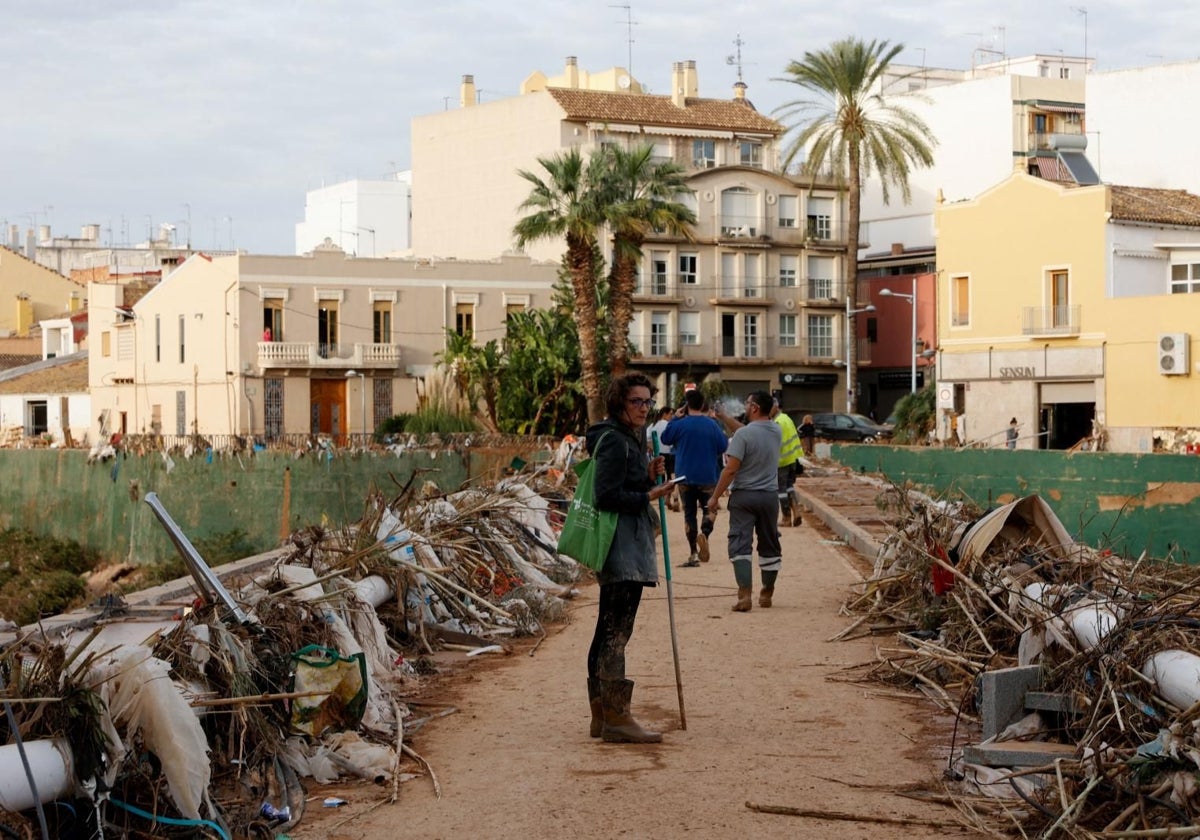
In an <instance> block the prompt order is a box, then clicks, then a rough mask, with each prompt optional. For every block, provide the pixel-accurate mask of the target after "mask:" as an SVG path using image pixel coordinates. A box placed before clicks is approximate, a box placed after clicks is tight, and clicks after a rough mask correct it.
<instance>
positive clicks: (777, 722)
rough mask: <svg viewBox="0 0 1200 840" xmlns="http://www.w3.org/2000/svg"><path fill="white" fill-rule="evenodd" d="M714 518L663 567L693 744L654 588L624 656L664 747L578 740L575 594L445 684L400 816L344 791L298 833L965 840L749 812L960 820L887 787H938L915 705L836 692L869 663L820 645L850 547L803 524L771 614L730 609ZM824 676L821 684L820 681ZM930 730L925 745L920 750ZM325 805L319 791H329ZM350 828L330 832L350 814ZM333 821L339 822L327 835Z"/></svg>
mask: <svg viewBox="0 0 1200 840" xmlns="http://www.w3.org/2000/svg"><path fill="white" fill-rule="evenodd" d="M668 516H669V517H670V520H669V529H670V531H671V536H672V544H671V551H672V559H673V560H674V562H675V563H679V562H680V561H681V560H682V559H684V558H686V554H687V550H686V542H685V541H684V539H683V523H682V515H681V514H670V513H669V514H668ZM726 524H727V516H726V514H725V513H724V512H722V513H721V514H720V518H719V520H718V523H717V531H716V533H715V534H714V535H713V549H714V550H713V559H712V562H710V563H708V564H706V565H703V566H701V567H699V568H690V569H687V568H676V569H675V570H674V594H675V612H676V624H677V628H678V635H679V646H680V659H681V669H682V674H683V686H684V699H685V702H686V712H687V723H688V728H687V730H686V731H681V730H680V729H679V708H678V701H677V695H676V687H675V679H674V670H673V666H672V659H671V644H670V634H669V624H668V617H667V601H666V587H665V586H659V587H658V588H657V589H651V590H647V598H646V600H644V601H643V606H642V612H641V614H640V615H639V618H638V625H637V628H636V630H635V633H634V637H633V640H632V642H631V643H630V648H629V651H628V656H629V659H628V671H629V674H628V675H629V677H630V678H631V679H633V680H635V681H636V683H637V688H636V689H635V691H634V700H633V712H634V715H635V717H637V718H638V719H639V720H640V721H641V722H642V723H643V724H646V725H649V726H651V727H655V728H659V729H661V730H662V731H663V732H664V733H665V737H664V742H663V743H662V744H660V745H644V746H632V745H615V744H604V743H602V742H600V741H599V740H593V739H590V738H589V737H588V735H587V726H588V707H587V699H586V689H585V664H584V661H585V656H586V651H587V646H588V644H589V642H590V641H591V631H592V626H593V622H594V621H595V609H596V596H597V589H596V588H595V587H594V586H587V587H584V588H583V590H582V595H581V597H580V598H579V600H578V601H576V602H575V603H574V604H573V608H572V616H573V620H572V622H571V623H570V624H568V625H566V626H565V627H563V628H556V629H555V630H553V631H552V632H551V635H550V636H549V637H548V638H547V639H546V640H545V641H544V642H543V643H542V644H541V645H540V647H538V649H537V651H536V654H535V655H533V656H532V657H530V656H528V655H526V654H519V655H514V656H512V657H509V658H507V659H504V660H494V661H493V663H492V664H481V665H475V664H474V663H472V666H471V667H472V670H471V671H470V672H468V675H467V676H465V677H464V678H462V679H460V680H457V681H456V683H457V690H456V693H455V696H454V697H453V698H452V699H453V700H454V702H455V703H456V704H457V705H458V706H459V708H460V709H461V713H460V714H457V715H453V716H451V717H448V718H444V719H442V720H438V721H435V722H433V723H431V724H430V725H428V726H427V727H425V728H424V729H423V730H422V731H421V732H420V733H419V738H418V740H417V742H416V748H417V749H418V751H420V752H421V753H422V754H423V755H424V756H425V757H426V758H427V759H429V761H430V762H431V763H432V764H433V767H434V769H435V771H436V772H437V775H438V778H439V779H440V781H441V784H442V789H443V796H442V799H441V801H438V800H436V799H435V798H434V796H433V794H432V790H431V785H430V784H429V782H428V780H425V779H422V780H417V781H411V782H408V783H406V784H405V785H403V786H402V788H401V793H400V802H399V803H398V804H396V805H386V806H383V807H382V808H379V809H377V810H374V811H372V812H370V813H364V812H365V811H367V809H368V808H369V806H370V805H371V804H372V802H373V801H375V800H377V799H378V798H379V797H380V796H381V795H382V794H384V793H385V791H383V790H381V789H378V788H372V787H357V788H343V789H342V790H343V791H344V793H343V795H344V796H345V798H347V799H350V800H351V804H350V805H349V806H347V807H345V808H340V809H338V810H337V811H331V810H328V809H322V808H320V807H319V805H320V803H319V801H317V802H313V803H311V806H310V809H309V812H308V813H307V814H306V816H305V819H304V820H303V822H302V823H301V825H300V826H299V827H298V829H297V830H295V831H293V832H292V837H294V838H306V840H307V839H310V838H319V837H328V838H333V840H338V838H354V840H375V838H385V837H386V838H393V837H414V838H445V840H465V838H472V840H475V839H476V838H510V837H514V838H515V837H534V838H540V837H676V836H681V835H685V834H686V835H688V836H692V837H704V838H707V837H712V838H730V837H738V836H741V837H747V838H762V837H780V838H782V837H812V838H825V837H838V838H845V840H850V839H851V838H863V840H866V839H867V838H870V840H889V838H926V837H930V838H932V837H947V836H951V837H954V836H966V834H965V833H963V832H961V831H959V830H957V829H954V828H938V827H932V826H921V825H895V824H883V823H870V822H842V821H832V820H819V819H812V818H799V817H793V816H778V815H771V814H762V813H756V812H754V811H751V810H749V809H748V808H746V805H745V803H746V802H747V801H753V802H757V803H764V804H773V805H783V806H790V807H794V808H810V809H823V810H827V811H829V810H832V811H842V812H852V813H855V814H861V815H868V816H873V817H883V818H903V817H908V818H916V819H925V820H941V821H946V822H952V821H953V819H954V812H953V811H952V810H950V809H947V808H945V807H943V806H939V805H930V804H924V803H920V802H917V801H914V800H911V799H907V798H903V797H899V796H897V795H895V794H894V793H892V792H890V791H889V790H888V788H890V787H901V786H904V785H908V784H912V783H928V785H929V786H930V787H933V786H934V783H935V780H936V777H937V775H938V774H939V772H940V770H941V766H940V762H939V761H938V759H937V758H935V757H934V755H933V754H932V753H931V751H930V750H928V749H926V748H924V747H923V746H921V745H922V744H925V743H928V741H929V739H928V733H926V732H924V729H925V727H924V723H925V722H926V721H927V720H928V719H929V718H931V717H932V708H931V707H930V706H928V705H914V704H910V703H905V702H901V701H897V700H893V699H887V698H884V697H882V696H881V695H882V694H883V693H886V692H885V691H881V690H880V689H879V688H878V687H875V686H869V685H862V684H855V683H850V682H847V681H844V680H839V679H837V678H839V677H842V676H844V673H843V672H844V669H845V668H846V667H847V666H849V665H852V664H856V663H859V662H864V661H869V660H873V659H874V655H875V654H874V648H875V644H876V642H875V641H874V640H872V639H860V640H856V641H851V642H827V641H826V639H828V638H829V637H831V636H833V635H834V634H835V633H837V632H838V631H839V630H840V629H842V628H843V627H845V626H846V624H847V623H848V619H846V618H845V617H842V616H839V615H838V608H839V606H840V604H841V603H842V601H843V599H844V598H845V595H846V593H847V587H848V586H849V584H850V583H851V582H852V581H853V580H854V577H855V572H854V569H853V568H852V567H851V565H850V564H849V562H848V561H847V560H846V559H845V557H844V556H843V552H844V551H845V549H843V548H839V547H837V546H834V545H831V544H829V543H828V542H822V539H823V538H825V537H827V536H828V534H827V533H826V532H824V531H823V530H818V529H814V528H811V527H809V526H808V525H805V526H804V527H801V528H798V529H782V530H783V546H784V568H783V571H782V573H781V574H780V579H779V583H778V586H777V588H776V596H775V606H774V607H773V608H771V609H767V610H764V609H760V608H759V607H758V606H757V570H756V572H755V574H756V587H755V608H754V609H753V611H751V612H750V613H740V614H738V613H732V612H730V609H729V608H730V606H731V605H732V603H733V601H734V592H735V590H736V587H735V586H734V583H733V572H732V569H731V567H730V565H729V563H728V561H727V559H726V556H727V555H726V552H725V550H724V545H725V527H726ZM831 678H833V679H831ZM441 699H445V698H441ZM923 736H924V737H923ZM322 795H324V792H322ZM354 814H359V816H357V817H356V818H355V819H353V820H351V821H348V822H343V821H344V820H345V819H346V818H347V817H350V816H352V815H354ZM339 823H341V824H340V825H339Z"/></svg>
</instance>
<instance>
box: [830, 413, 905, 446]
mask: <svg viewBox="0 0 1200 840" xmlns="http://www.w3.org/2000/svg"><path fill="white" fill-rule="evenodd" d="M813 425H814V426H816V427H817V437H819V438H825V439H827V440H851V441H857V442H859V443H874V442H875V441H877V440H886V439H887V438H890V437H891V436H892V427H891V426H883V425H880V424H879V423H876V422H875V421H874V420H872V419H871V418H870V417H864V416H863V415H861V414H847V413H845V412H840V411H838V412H832V413H829V414H814V415H813Z"/></svg>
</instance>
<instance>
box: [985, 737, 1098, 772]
mask: <svg viewBox="0 0 1200 840" xmlns="http://www.w3.org/2000/svg"><path fill="white" fill-rule="evenodd" d="M1078 751H1079V748H1078V747H1077V746H1076V745H1075V744H1057V743H1054V742H1052V741H1001V742H1000V743H998V744H973V745H971V746H967V747H963V760H964V761H967V762H969V763H971V764H982V765H984V766H985V767H1043V766H1045V765H1047V764H1053V763H1054V762H1055V761H1056V760H1057V759H1060V758H1074V757H1075V755H1076V753H1077V752H1078Z"/></svg>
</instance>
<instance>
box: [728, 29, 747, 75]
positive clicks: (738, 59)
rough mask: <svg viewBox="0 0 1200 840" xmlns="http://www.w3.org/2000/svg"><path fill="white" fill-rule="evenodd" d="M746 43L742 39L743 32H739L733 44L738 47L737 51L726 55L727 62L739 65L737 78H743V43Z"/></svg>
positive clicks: (731, 64)
mask: <svg viewBox="0 0 1200 840" xmlns="http://www.w3.org/2000/svg"><path fill="white" fill-rule="evenodd" d="M744 43H746V42H745V41H743V40H742V33H740V32H739V33H738V34H737V35H735V36H734V38H733V45H734V46H735V47H737V52H735V53H734V54H733V55H727V56H725V63H726V64H728V65H730V66H735V67H737V76H738V77H737V80H738V81H739V82H740V81H741V80H742V44H744Z"/></svg>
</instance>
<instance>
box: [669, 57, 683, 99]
mask: <svg viewBox="0 0 1200 840" xmlns="http://www.w3.org/2000/svg"><path fill="white" fill-rule="evenodd" d="M685 96H687V93H686V92H685V90H684V87H683V62H682V61H675V62H672V63H671V102H672V104H674V105H675V107H676V108H682V107H683V104H684V103H683V99H684V97H685Z"/></svg>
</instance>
